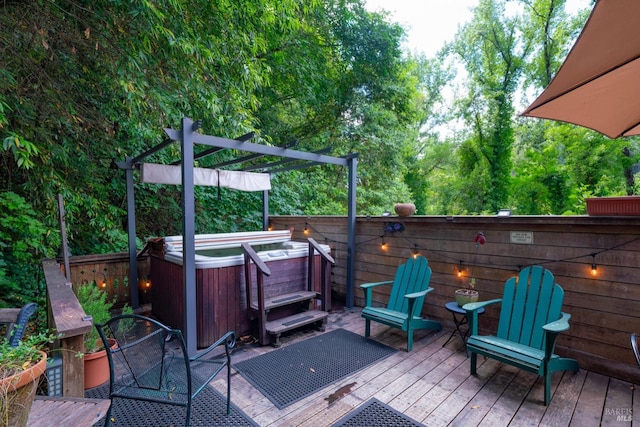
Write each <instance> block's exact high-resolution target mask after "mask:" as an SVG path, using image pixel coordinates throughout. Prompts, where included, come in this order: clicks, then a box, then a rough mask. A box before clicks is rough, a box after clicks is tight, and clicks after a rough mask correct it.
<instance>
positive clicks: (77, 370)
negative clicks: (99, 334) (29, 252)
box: [42, 259, 93, 397]
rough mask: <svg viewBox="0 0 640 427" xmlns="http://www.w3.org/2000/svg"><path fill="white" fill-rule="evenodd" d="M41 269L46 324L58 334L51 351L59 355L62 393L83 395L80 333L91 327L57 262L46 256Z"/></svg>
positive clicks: (81, 341)
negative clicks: (44, 286) (56, 342)
mask: <svg viewBox="0 0 640 427" xmlns="http://www.w3.org/2000/svg"><path fill="white" fill-rule="evenodd" d="M42 269H43V270H44V277H45V280H46V282H47V326H48V328H49V329H52V330H55V332H56V333H57V334H58V335H59V336H60V339H59V340H58V345H57V346H56V347H55V348H54V350H53V351H54V352H59V353H60V354H61V355H62V395H63V396H65V397H84V360H83V359H82V358H81V357H78V356H77V355H78V354H84V341H83V339H84V334H85V333H87V332H89V331H90V330H91V328H92V327H93V324H92V322H91V318H89V317H87V316H86V314H85V312H84V310H82V307H80V303H79V302H78V299H77V298H76V295H75V293H74V292H73V289H72V287H71V283H69V282H67V280H66V278H65V276H64V274H63V273H62V270H61V269H60V264H58V262H57V261H55V260H51V259H46V260H43V261H42Z"/></svg>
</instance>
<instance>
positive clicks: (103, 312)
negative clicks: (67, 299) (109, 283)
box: [77, 282, 113, 353]
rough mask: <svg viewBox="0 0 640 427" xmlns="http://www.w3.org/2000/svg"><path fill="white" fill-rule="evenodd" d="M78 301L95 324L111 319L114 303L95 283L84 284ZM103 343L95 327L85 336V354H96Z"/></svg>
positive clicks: (80, 288) (79, 292) (79, 289)
mask: <svg viewBox="0 0 640 427" xmlns="http://www.w3.org/2000/svg"><path fill="white" fill-rule="evenodd" d="M77 297H78V301H79V302H80V306H81V307H82V309H83V310H84V312H85V314H87V315H89V316H91V317H92V319H93V324H94V325H95V324H96V323H104V322H106V321H107V320H109V319H110V318H111V307H113V303H112V302H109V301H108V300H107V293H106V292H104V291H102V290H100V289H99V288H98V286H97V285H96V284H95V282H91V283H87V284H83V285H81V286H80V287H79V288H78V291H77ZM102 347H103V346H102V341H101V340H100V335H99V334H98V330H97V329H96V328H95V327H92V328H91V331H90V332H87V333H86V334H85V335H84V352H85V353H94V352H96V351H99V350H101V349H102Z"/></svg>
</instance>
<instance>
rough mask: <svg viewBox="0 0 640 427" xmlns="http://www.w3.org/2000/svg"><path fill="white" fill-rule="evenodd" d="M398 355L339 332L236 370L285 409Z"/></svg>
mask: <svg viewBox="0 0 640 427" xmlns="http://www.w3.org/2000/svg"><path fill="white" fill-rule="evenodd" d="M395 351H396V350H395V349H394V348H391V347H389V346H386V345H384V344H381V343H379V342H376V341H374V340H371V339H367V338H365V337H363V336H361V335H358V334H355V333H353V332H349V331H346V330H344V329H336V330H333V331H331V332H327V333H326V334H322V335H317V336H315V337H313V338H308V339H306V340H304V341H301V342H298V343H295V344H291V345H288V346H286V347H282V348H279V349H277V350H274V351H271V352H269V353H265V354H262V355H260V356H256V357H254V358H251V359H248V360H244V361H242V362H238V363H236V364H234V365H233V368H235V369H236V371H238V372H239V373H240V375H242V376H243V377H244V378H246V379H247V381H249V382H250V383H251V384H253V386H254V387H255V388H256V389H258V390H259V391H260V392H261V393H262V394H264V395H265V396H266V397H267V398H268V399H269V400H270V401H271V402H272V403H273V404H274V405H275V406H276V407H277V408H278V409H282V408H284V407H286V406H288V405H291V404H292V403H294V402H297V401H298V400H300V399H303V398H305V397H307V396H309V395H311V394H313V393H315V392H316V391H318V390H320V389H321V388H323V387H325V386H327V385H329V384H331V383H334V382H336V381H338V380H340V379H342V378H344V377H346V376H348V375H351V374H353V373H354V372H357V371H359V370H360V369H362V368H364V367H366V366H368V365H370V364H372V363H374V362H377V361H379V360H382V359H384V358H385V357H387V356H389V355H391V354H393V353H394V352H395Z"/></svg>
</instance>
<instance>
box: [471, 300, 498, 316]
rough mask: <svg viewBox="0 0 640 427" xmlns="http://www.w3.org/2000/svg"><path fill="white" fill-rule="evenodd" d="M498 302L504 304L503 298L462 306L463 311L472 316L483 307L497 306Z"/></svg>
mask: <svg viewBox="0 0 640 427" xmlns="http://www.w3.org/2000/svg"><path fill="white" fill-rule="evenodd" d="M498 302H502V298H499V299H490V300H488V301H478V302H469V303H466V304H465V305H464V306H462V309H463V310H466V312H467V314H470V312H472V311H476V310H478V309H480V308H482V307H485V306H487V305H491V304H496V303H498Z"/></svg>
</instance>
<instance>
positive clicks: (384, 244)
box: [380, 236, 387, 251]
mask: <svg viewBox="0 0 640 427" xmlns="http://www.w3.org/2000/svg"><path fill="white" fill-rule="evenodd" d="M380 238H381V239H382V243H380V249H382V250H383V251H386V250H387V244H386V242H385V241H384V236H380Z"/></svg>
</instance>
